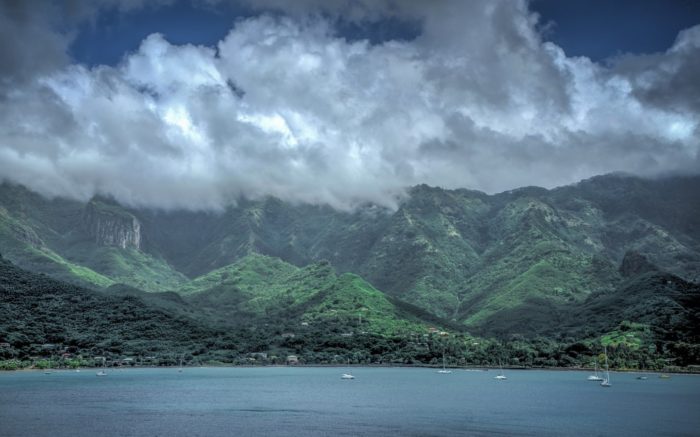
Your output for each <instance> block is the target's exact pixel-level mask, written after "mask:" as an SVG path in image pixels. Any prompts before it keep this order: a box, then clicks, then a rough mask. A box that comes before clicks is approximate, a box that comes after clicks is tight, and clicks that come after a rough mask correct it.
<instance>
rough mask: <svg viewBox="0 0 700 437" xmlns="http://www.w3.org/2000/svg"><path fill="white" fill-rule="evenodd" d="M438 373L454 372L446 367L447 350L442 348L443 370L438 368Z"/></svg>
mask: <svg viewBox="0 0 700 437" xmlns="http://www.w3.org/2000/svg"><path fill="white" fill-rule="evenodd" d="M438 373H452V371H451V370H447V368H446V367H445V350H444V349H443V350H442V370H438Z"/></svg>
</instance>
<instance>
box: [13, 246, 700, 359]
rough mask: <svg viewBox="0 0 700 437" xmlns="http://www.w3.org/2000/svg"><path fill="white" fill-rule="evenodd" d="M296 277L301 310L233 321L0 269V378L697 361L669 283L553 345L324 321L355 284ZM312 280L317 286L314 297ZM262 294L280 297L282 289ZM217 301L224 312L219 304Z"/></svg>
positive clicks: (338, 315)
mask: <svg viewBox="0 0 700 437" xmlns="http://www.w3.org/2000/svg"><path fill="white" fill-rule="evenodd" d="M261 263H263V264H265V265H266V267H269V265H273V266H274V265H277V267H278V268H281V269H285V268H288V266H284V265H281V264H280V261H279V260H277V259H272V258H268V257H261V256H258V257H256V258H255V259H253V260H247V263H244V265H242V266H239V267H240V268H241V269H243V270H239V272H238V273H239V277H240V275H243V276H246V275H248V276H251V275H253V273H252V272H251V271H252V270H254V269H255V268H257V269H260V268H261ZM245 269H248V270H245ZM291 270H292V274H293V275H297V276H296V279H297V280H300V277H299V276H298V275H300V274H301V275H302V276H303V275H304V274H305V273H308V275H307V276H306V278H305V279H304V280H305V281H306V283H307V285H308V286H309V287H311V288H314V287H315V291H314V292H313V293H312V296H311V298H310V301H309V302H306V303H305V304H303V305H302V307H303V308H302V307H299V308H296V309H294V308H290V311H284V310H279V311H277V312H269V311H262V312H261V313H259V314H255V313H248V315H247V317H234V318H230V315H231V309H230V308H229V309H227V310H226V309H224V310H222V311H220V312H218V313H217V311H216V310H215V308H216V305H211V300H210V298H206V297H203V296H202V294H203V295H206V294H208V293H213V292H206V291H205V292H203V293H200V294H194V295H193V296H187V295H185V296H184V297H183V296H181V295H179V294H175V293H145V292H142V291H140V290H137V289H134V288H132V287H127V286H115V287H111V288H110V289H108V290H105V291H93V290H90V289H86V288H82V287H79V286H76V285H72V284H68V283H65V282H61V281H57V280H54V279H51V278H49V277H47V276H45V275H43V274H35V273H31V272H28V271H25V270H23V269H20V268H18V267H16V266H14V265H13V264H12V263H10V262H8V261H7V260H4V259H3V260H0V303H1V304H2V305H0V345H1V346H0V360H1V361H0V366H1V367H2V368H3V369H15V368H20V367H30V366H35V367H40V368H41V367H78V366H94V365H101V364H103V361H104V363H105V364H106V365H110V366H113V365H176V364H178V363H179V362H180V360H183V362H184V364H185V365H207V364H210V365H214V364H235V365H271V364H286V363H287V362H288V359H289V358H290V356H292V355H293V356H295V357H296V358H297V359H298V362H299V363H300V364H347V363H351V364H365V365H369V364H377V365H379V364H383V365H439V364H441V363H442V356H443V353H444V355H445V357H446V360H447V363H448V365H450V366H497V365H504V366H518V367H521V366H524V367H545V366H547V367H550V366H551V367H554V366H559V367H581V366H583V367H586V366H591V365H592V363H593V362H594V361H595V360H602V358H603V356H602V354H601V352H602V345H606V346H607V347H608V352H609V357H610V360H611V365H612V366H613V367H614V368H621V369H623V368H632V369H666V370H668V369H671V370H672V369H674V368H676V369H680V368H681V367H685V366H688V365H690V364H693V363H697V362H698V358H699V356H698V352H699V350H698V346H697V344H698V338H699V337H698V326H699V325H698V323H697V322H698V312H697V309H698V307H699V305H698V296H700V289H699V287H698V286H697V285H693V284H691V283H688V282H686V281H683V280H681V279H679V278H677V277H674V276H672V275H669V274H665V273H659V272H655V271H652V272H644V273H641V274H639V275H634V276H633V279H632V280H631V282H629V283H627V285H626V286H625V287H621V288H620V289H619V290H618V291H616V292H615V293H613V294H607V295H606V296H592V297H591V299H590V300H589V302H586V303H585V304H584V305H583V306H582V308H581V309H580V310H578V311H570V312H569V314H563V313H562V315H561V318H562V321H564V320H568V323H569V326H568V327H567V326H566V324H564V323H562V324H560V325H558V326H559V327H561V328H564V329H563V330H559V332H558V333H555V332H554V329H553V328H550V329H549V330H545V329H542V330H539V329H534V330H532V331H531V332H523V333H518V334H512V333H511V334H501V335H496V336H488V337H487V336H474V335H472V334H470V333H468V332H467V331H466V330H464V329H457V328H459V326H456V325H454V324H453V323H450V322H449V321H445V320H441V319H439V318H437V317H435V316H431V315H430V313H427V312H424V311H421V310H420V309H417V308H415V307H413V306H412V305H411V304H405V303H402V302H400V301H397V300H394V303H389V304H390V305H392V308H394V310H395V311H396V313H395V316H391V317H389V318H388V320H384V319H382V320H374V319H373V316H372V315H371V314H368V315H367V316H366V317H367V319H365V321H362V320H360V319H358V318H356V316H355V314H354V312H353V311H345V312H343V311H342V309H343V305H352V308H353V309H354V308H355V306H356V302H353V301H352V299H351V300H350V301H348V302H341V301H339V300H337V301H336V298H335V297H332V295H331V298H332V302H334V304H335V305H336V308H337V310H336V311H335V312H332V314H333V317H325V316H323V312H321V313H319V312H317V311H315V310H314V308H319V305H321V308H322V304H323V301H324V299H325V298H327V297H328V296H329V295H330V293H331V292H333V291H334V292H335V293H340V294H341V295H344V296H352V295H353V293H357V290H353V289H352V288H351V285H349V284H352V281H350V282H349V283H348V282H347V281H344V280H343V277H342V276H341V277H340V278H338V277H336V276H335V275H334V274H332V272H331V271H330V270H329V268H328V265H327V264H323V263H321V264H319V265H315V266H313V267H311V268H308V269H302V270H301V271H300V270H299V269H297V268H294V267H291ZM304 270H306V271H304ZM310 278H317V281H319V282H317V283H316V285H313V284H312V283H311V282H313V281H312V279H310ZM318 278H321V279H318ZM283 279H289V277H283ZM329 281H330V283H329ZM239 282H240V281H239ZM282 282H283V281H282ZM239 285H242V284H240V283H239ZM268 286H270V287H272V288H275V287H277V288H278V289H280V290H278V291H279V292H280V293H282V294H286V293H287V290H284V287H283V285H280V284H279V283H277V284H268ZM343 287H345V288H343ZM363 292H366V290H363ZM215 296H216V295H215ZM370 296H372V295H371V294H370ZM216 298H217V299H218V301H217V303H218V304H219V305H221V308H226V305H224V303H225V302H223V301H222V300H221V299H222V297H221V295H218V296H216ZM630 300H632V301H633V302H630ZM203 302H209V304H203ZM387 302H389V301H387ZM645 302H646V303H645ZM367 303H368V302H367V301H363V302H362V304H363V305H365V304H367ZM292 306H293V305H292ZM608 306H610V308H616V307H617V308H619V307H620V306H622V307H623V308H625V311H626V312H625V313H624V314H625V316H627V317H629V319H630V320H623V321H620V322H613V321H611V320H615V319H610V318H609V316H611V315H612V314H614V313H615V311H611V310H608V309H606V308H608ZM422 315H425V316H426V318H427V319H429V320H422V319H421V316H422ZM227 316H228V317H229V318H228V319H227ZM394 317H395V318H394ZM385 319H386V317H385ZM506 319H507V320H515V319H516V318H515V317H507V318H506ZM631 320H635V321H631ZM399 321H400V322H399ZM441 322H443V325H441ZM546 324H547V323H543V326H544V325H546ZM549 325H550V326H552V324H551V323H549ZM538 331H539V333H538Z"/></svg>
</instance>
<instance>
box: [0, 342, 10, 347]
mask: <svg viewBox="0 0 700 437" xmlns="http://www.w3.org/2000/svg"><path fill="white" fill-rule="evenodd" d="M0 347H10V343H5V342H3V343H0Z"/></svg>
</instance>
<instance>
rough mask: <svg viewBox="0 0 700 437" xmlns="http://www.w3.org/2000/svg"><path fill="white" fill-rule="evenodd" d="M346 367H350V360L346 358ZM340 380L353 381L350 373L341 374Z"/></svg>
mask: <svg viewBox="0 0 700 437" xmlns="http://www.w3.org/2000/svg"><path fill="white" fill-rule="evenodd" d="M348 367H350V358H348ZM340 379H355V377H354V376H353V375H352V373H343V374H342V375H340Z"/></svg>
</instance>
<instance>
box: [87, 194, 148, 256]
mask: <svg viewBox="0 0 700 437" xmlns="http://www.w3.org/2000/svg"><path fill="white" fill-rule="evenodd" d="M83 223H84V225H85V227H86V228H87V230H88V232H89V234H90V236H91V237H93V238H94V239H95V242H96V243H97V244H98V245H99V246H114V247H120V248H122V249H126V248H134V249H139V248H140V247H141V223H140V222H139V221H138V219H137V218H136V217H134V216H133V215H132V214H131V213H129V212H128V211H125V210H124V209H122V208H121V207H119V206H118V205H114V204H110V203H106V202H103V201H101V200H95V199H93V200H92V201H90V202H89V203H88V204H87V205H86V206H85V211H84V212H83Z"/></svg>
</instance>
